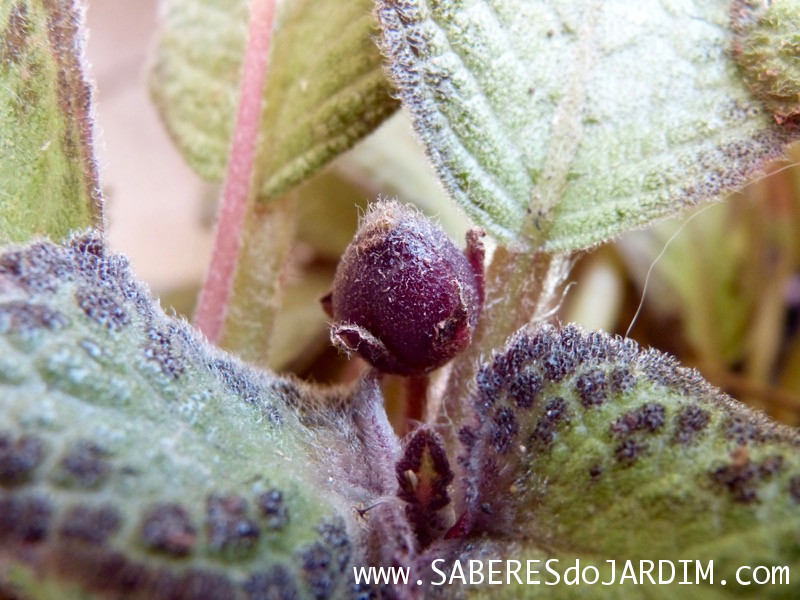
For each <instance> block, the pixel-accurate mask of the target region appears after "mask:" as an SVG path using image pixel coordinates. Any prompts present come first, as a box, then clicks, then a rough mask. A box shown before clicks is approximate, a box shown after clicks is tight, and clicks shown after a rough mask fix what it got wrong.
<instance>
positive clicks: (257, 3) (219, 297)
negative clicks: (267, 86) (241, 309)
mask: <svg viewBox="0 0 800 600" xmlns="http://www.w3.org/2000/svg"><path fill="white" fill-rule="evenodd" d="M274 16H275V0H251V2H250V24H249V31H248V34H247V46H246V48H245V54H244V62H243V65H242V81H241V87H240V96H239V109H238V112H237V115H236V126H235V128H234V133H233V142H232V146H231V156H230V159H229V162H228V173H227V177H226V179H225V186H224V189H223V193H222V203H221V205H220V210H219V219H218V221H217V231H216V238H215V241H214V251H213V255H212V258H211V264H210V265H209V269H208V273H207V274H206V280H205V283H204V285H203V289H202V291H201V293H200V301H199V305H198V308H197V313H196V314H195V318H194V322H195V325H196V326H197V328H198V329H200V331H202V332H203V333H204V334H205V336H206V337H207V338H208V340H209V341H211V342H212V343H216V342H218V341H219V339H220V337H221V335H222V329H223V324H224V322H225V316H226V313H227V308H228V302H229V300H230V296H231V291H232V289H233V282H234V277H235V274H236V266H237V262H238V258H239V251H240V248H241V244H242V230H243V228H244V222H245V215H246V213H247V206H248V203H249V200H251V199H252V198H253V197H254V196H255V193H256V190H255V187H256V185H255V184H256V183H257V181H255V180H256V179H257V178H255V177H254V176H253V172H254V168H253V167H254V158H255V154H256V145H257V142H258V131H259V122H260V119H261V97H262V94H263V90H264V80H265V77H266V71H267V64H268V62H269V49H270V42H271V39H272V23H273V19H274Z"/></svg>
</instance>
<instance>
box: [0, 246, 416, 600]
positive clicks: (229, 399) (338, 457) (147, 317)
mask: <svg viewBox="0 0 800 600" xmlns="http://www.w3.org/2000/svg"><path fill="white" fill-rule="evenodd" d="M376 386H377V383H376V382H375V380H374V379H367V380H365V381H363V382H362V383H361V384H360V386H358V387H357V388H356V389H355V390H354V391H352V392H332V391H322V390H318V389H315V388H311V387H309V386H307V385H305V384H303V383H301V382H299V381H295V380H292V379H282V378H278V377H275V376H268V375H266V374H263V373H259V372H256V371H253V370H252V369H250V368H248V367H246V366H244V365H243V364H241V363H240V362H238V361H237V360H236V359H234V358H233V357H231V356H228V355H226V354H224V353H222V352H219V351H217V350H215V349H213V348H211V347H209V346H207V345H206V343H205V342H204V341H203V340H202V339H201V338H200V336H199V334H198V333H197V332H195V331H194V330H193V329H192V328H191V327H190V326H189V325H188V324H187V323H185V322H183V321H180V320H177V319H173V318H169V317H167V316H166V315H164V313H163V312H162V311H161V309H160V308H159V307H158V306H157V305H156V304H155V303H154V301H153V300H152V298H151V297H150V296H149V294H148V292H147V291H146V290H145V289H144V288H143V286H141V285H140V284H138V283H137V282H135V281H134V280H133V279H132V277H131V274H130V270H129V267H128V264H127V261H126V260H125V259H124V258H122V257H120V256H116V255H113V254H109V253H108V252H107V251H106V249H105V246H104V243H103V241H102V239H101V238H100V237H99V236H97V235H94V234H84V235H79V236H76V237H73V238H72V239H71V240H70V241H69V243H68V244H67V245H65V246H57V245H55V244H52V243H49V242H37V243H34V244H32V245H30V246H27V247H25V248H13V249H7V250H6V251H4V252H3V253H2V254H0V393H2V397H3V401H2V405H0V589H3V590H5V589H8V590H16V591H17V592H19V593H20V594H23V595H24V596H25V597H32V598H42V597H48V596H47V594H48V591H47V590H48V589H50V588H49V587H48V586H51V585H53V582H56V581H57V582H59V586H60V587H59V588H58V589H60V590H61V591H60V592H59V594H58V597H59V598H67V597H73V596H70V594H71V593H72V592H71V591H70V590H73V591H74V593H75V595H74V597H85V596H84V594H85V593H89V594H95V595H97V596H105V595H111V596H113V597H120V596H124V597H126V598H154V599H157V598H200V597H202V598H209V599H223V598H234V597H247V598H261V597H270V596H268V595H267V596H264V594H267V592H268V591H269V590H272V592H270V593H279V594H282V595H281V596H280V597H286V598H290V597H298V598H299V597H315V598H330V597H346V596H347V595H348V594H349V593H350V592H351V591H352V590H351V588H352V585H353V583H352V578H351V576H350V570H349V568H350V565H351V564H366V563H369V562H372V561H373V560H376V559H375V558H374V557H371V556H369V554H368V552H367V551H366V549H367V548H369V547H370V546H369V544H367V543H366V540H367V539H368V538H369V536H370V535H372V532H370V531H368V530H367V523H368V522H367V521H366V520H364V519H360V518H356V517H355V514H356V513H355V511H354V510H353V509H354V508H358V507H363V506H366V505H369V504H373V503H375V502H376V501H377V498H380V497H383V496H387V495H388V496H390V497H392V496H396V493H397V483H396V481H395V480H394V478H393V476H392V469H393V465H394V461H395V460H396V458H397V452H398V451H399V445H398V444H397V442H396V440H395V439H394V434H392V433H391V431H390V429H389V427H388V422H387V420H386V417H385V414H384V412H383V406H382V399H381V396H380V394H379V393H378V392H377V387H376ZM345 473H349V474H351V475H349V476H344V477H342V475H343V474H345ZM376 515H378V516H379V517H380V516H381V515H383V516H382V519H383V520H384V521H388V522H392V518H393V515H399V516H400V517H402V509H401V507H400V501H399V500H398V501H397V502H396V503H394V504H388V505H384V506H382V507H381V510H380V511H377V512H376ZM395 521H396V524H395V526H394V527H395V531H400V532H402V527H403V521H402V518H395ZM394 550H397V549H396V548H395V547H394V546H393V545H392V544H391V543H387V542H385V541H384V543H383V545H382V547H381V551H382V552H386V553H388V554H391V553H392V552H393V551H394ZM398 556H402V552H400V551H399V550H398ZM265 590H266V591H265ZM198 594H200V595H198Z"/></svg>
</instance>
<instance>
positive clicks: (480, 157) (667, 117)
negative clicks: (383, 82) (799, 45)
mask: <svg viewBox="0 0 800 600" xmlns="http://www.w3.org/2000/svg"><path fill="white" fill-rule="evenodd" d="M793 4H794V3H793ZM729 11H730V3H729V2H727V1H726V2H723V1H722V0H714V1H712V2H700V1H695V2H688V3H681V4H679V5H677V4H674V3H672V2H664V1H659V0H649V1H648V2H645V3H639V4H637V6H636V7H635V8H632V7H631V6H630V3H628V2H623V1H613V2H590V1H588V0H584V1H575V2H569V3H564V2H558V3H556V2H546V1H543V0H539V1H529V0H501V1H496V2H488V1H487V0H458V1H455V2H443V1H440V0H433V1H430V2H423V1H421V0H408V1H407V2H391V1H388V0H381V1H380V2H379V8H378V15H379V19H380V21H381V26H382V29H383V45H384V49H385V53H386V54H387V55H388V57H389V59H390V63H391V64H390V70H391V74H392V78H393V80H394V83H395V85H396V86H397V88H398V89H399V93H400V96H401V98H402V100H403V104H404V105H405V106H406V107H407V108H408V109H409V110H410V111H411V113H412V116H413V120H414V126H415V129H416V131H417V134H418V135H419V136H420V138H421V139H422V141H423V143H424V145H425V147H426V149H427V152H428V155H429V156H430V158H431V160H432V161H433V163H434V165H435V167H436V169H437V172H438V174H439V177H440V178H441V180H442V182H443V183H444V185H445V187H446V188H447V190H448V191H449V193H450V195H451V196H452V197H453V198H454V199H455V200H456V201H457V202H458V203H459V204H460V205H461V206H462V207H463V208H464V209H465V210H467V211H468V212H469V214H470V215H471V216H472V218H473V219H474V220H475V221H476V222H477V223H479V224H480V225H482V226H484V227H486V228H487V229H488V230H489V231H490V232H491V233H492V234H493V235H495V236H496V237H498V238H499V239H500V240H501V241H503V242H505V243H510V242H513V241H518V242H522V243H523V244H532V245H534V246H541V247H543V248H544V249H545V250H547V251H564V250H573V249H577V248H584V247H587V246H591V245H593V244H597V243H599V242H601V241H603V240H605V239H607V238H608V237H610V236H613V235H616V234H618V233H620V232H622V231H625V230H628V229H632V228H635V227H639V226H643V225H646V224H648V223H650V222H652V221H653V220H654V219H656V218H658V217H661V216H664V215H668V214H671V213H674V212H676V211H677V210H679V209H680V208H683V207H686V206H689V205H694V204H696V203H698V202H699V201H701V200H704V199H709V198H716V197H718V196H720V195H721V194H724V193H725V192H726V191H728V190H731V189H734V188H737V187H739V186H740V185H742V184H743V183H744V182H745V181H747V180H748V179H749V178H751V177H753V176H754V175H755V174H757V173H758V172H759V170H760V169H761V167H762V166H763V165H764V163H765V162H766V161H767V160H769V159H772V158H776V157H778V156H780V155H781V154H782V152H783V150H784V148H785V146H786V144H787V143H788V142H790V141H792V140H794V139H797V137H798V129H797V127H796V126H795V125H794V124H790V123H787V124H785V125H784V126H779V125H777V124H776V123H775V121H774V119H773V118H772V115H771V114H770V112H769V110H767V109H766V108H765V107H764V106H762V105H761V103H760V102H759V101H758V100H757V99H756V98H755V97H753V96H752V95H751V94H750V92H749V91H748V89H747V86H746V85H745V82H744V80H743V75H742V73H741V72H739V70H738V68H737V65H736V63H735V62H734V61H733V60H732V59H731V57H730V54H729V51H730V47H729V46H730V38H731V34H730V30H729V26H730V13H729ZM795 12H796V11H795ZM776 18H777V17H776ZM792 22H794V21H792ZM782 28H783V30H784V31H789V30H791V23H784V24H783V25H782ZM787 53H788V54H789V56H790V58H791V59H793V58H794V57H795V55H796V53H795V54H792V53H791V52H790V49H787ZM795 62H796V61H795ZM781 68H783V67H781ZM787 71H788V69H787ZM788 76H789V75H787V77H788Z"/></svg>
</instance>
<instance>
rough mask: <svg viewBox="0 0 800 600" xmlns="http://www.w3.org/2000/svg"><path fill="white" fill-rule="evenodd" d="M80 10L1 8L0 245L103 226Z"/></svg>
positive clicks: (49, 2) (44, 5) (74, 6)
mask: <svg viewBox="0 0 800 600" xmlns="http://www.w3.org/2000/svg"><path fill="white" fill-rule="evenodd" d="M82 19H83V13H82V8H81V7H80V5H79V4H78V3H77V2H74V1H72V0H70V1H66V2H56V1H55V0H41V1H36V2H34V1H30V0H16V1H13V2H3V3H2V6H0V156H1V157H2V160H0V189H2V192H0V243H4V242H9V241H26V240H28V239H31V238H33V237H36V236H38V235H50V236H52V237H54V238H63V237H66V236H67V235H68V234H69V232H70V231H71V230H76V229H85V228H86V227H89V226H92V225H94V226H100V225H102V216H101V204H100V203H101V194H100V187H99V183H98V176H97V165H96V164H95V158H94V149H93V146H92V143H93V141H92V112H91V88H90V86H89V84H88V83H87V81H86V79H85V75H84V71H85V68H84V65H83V56H82V52H83V31H82Z"/></svg>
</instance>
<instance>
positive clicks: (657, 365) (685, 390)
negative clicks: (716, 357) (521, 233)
mask: <svg viewBox="0 0 800 600" xmlns="http://www.w3.org/2000/svg"><path fill="white" fill-rule="evenodd" d="M473 402H474V409H475V416H474V418H473V419H467V420H466V422H465V426H464V427H463V428H462V429H461V430H460V432H459V439H461V440H462V443H463V444H464V448H465V451H464V455H463V457H462V461H461V464H462V465H464V467H463V470H462V475H463V487H464V497H465V499H466V500H465V505H464V517H462V519H463V520H462V525H463V524H464V523H466V524H467V525H468V527H465V529H467V530H469V531H470V533H469V535H470V536H471V537H472V538H473V539H478V538H480V537H481V536H486V537H488V538H490V539H495V540H502V539H505V540H509V539H513V540H518V542H519V543H520V544H522V545H523V547H527V549H529V550H530V549H533V548H539V549H541V550H542V551H546V552H547V554H549V555H550V556H559V555H560V556H563V557H565V558H569V559H571V560H573V562H574V558H576V557H580V558H583V559H587V560H590V561H596V562H597V563H603V562H604V561H605V560H606V559H618V560H620V561H621V562H624V560H626V559H631V560H638V559H649V560H656V561H657V560H659V559H664V560H667V559H671V560H675V561H677V560H679V559H686V558H691V559H694V560H703V561H709V560H714V561H715V570H716V573H717V577H718V578H724V579H726V580H728V581H729V582H730V583H731V584H733V583H734V581H733V580H734V576H735V570H736V568H737V567H738V566H740V565H762V564H763V565H789V566H790V568H792V569H797V568H798V567H800V562H799V561H798V557H800V538H798V536H797V531H798V528H800V453H798V448H800V436H798V432H797V431H796V430H794V429H790V428H788V427H785V426H782V425H778V424H776V423H774V422H772V421H769V420H768V419H767V418H765V417H764V416H763V415H761V414H759V413H756V412H753V411H751V410H749V409H747V408H746V407H745V406H744V405H742V404H740V403H738V402H735V401H734V400H732V399H730V398H729V397H727V396H725V395H724V394H722V393H721V392H719V390H717V389H715V388H713V387H711V386H710V385H708V384H707V383H706V382H705V381H703V379H702V378H701V377H700V376H699V375H698V374H697V372H695V371H691V370H688V369H685V368H683V367H680V366H678V364H677V363H676V361H674V360H673V359H671V358H670V357H668V356H666V355H663V354H661V353H658V352H656V351H653V350H650V351H643V350H641V349H640V348H638V347H637V346H636V344H635V343H633V342H632V341H629V340H623V339H621V338H612V337H610V336H608V335H606V334H603V333H598V332H584V331H582V330H580V329H578V328H577V327H575V326H567V327H565V328H564V329H561V330H556V329H555V328H553V327H549V326H543V327H540V328H539V329H536V330H530V329H523V330H521V331H520V332H518V333H517V334H516V335H515V336H514V337H513V338H512V339H511V340H510V341H509V343H508V345H507V347H506V348H505V349H504V350H503V351H501V352H499V353H497V354H495V355H494V356H493V358H492V359H491V360H490V361H486V362H485V363H484V365H483V366H482V368H481V370H480V372H479V374H478V378H477V381H476V389H475V392H474V395H473ZM508 556H509V557H512V558H519V556H513V554H508ZM521 556H523V557H525V556H524V554H523V555H521ZM704 565H705V563H704ZM637 573H638V568H637ZM618 576H619V575H618ZM790 584H791V586H793V587H791V588H787V587H786V586H781V587H776V588H775V589H774V590H772V593H773V594H775V595H777V596H780V597H789V596H793V595H797V593H798V589H800V587H798V586H799V584H798V583H797V582H795V581H790ZM729 590H730V591H729V592H728V593H730V592H732V591H738V593H742V592H746V591H747V589H746V588H742V587H738V586H734V585H731V588H729ZM723 591H724V590H723ZM608 593H609V594H611V596H610V597H613V596H614V594H613V593H611V592H608ZM765 593H766V592H765ZM564 594H565V597H571V595H570V593H569V592H564ZM557 597H560V596H557ZM654 597H660V596H654ZM703 597H706V596H703ZM764 597H766V596H764Z"/></svg>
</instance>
